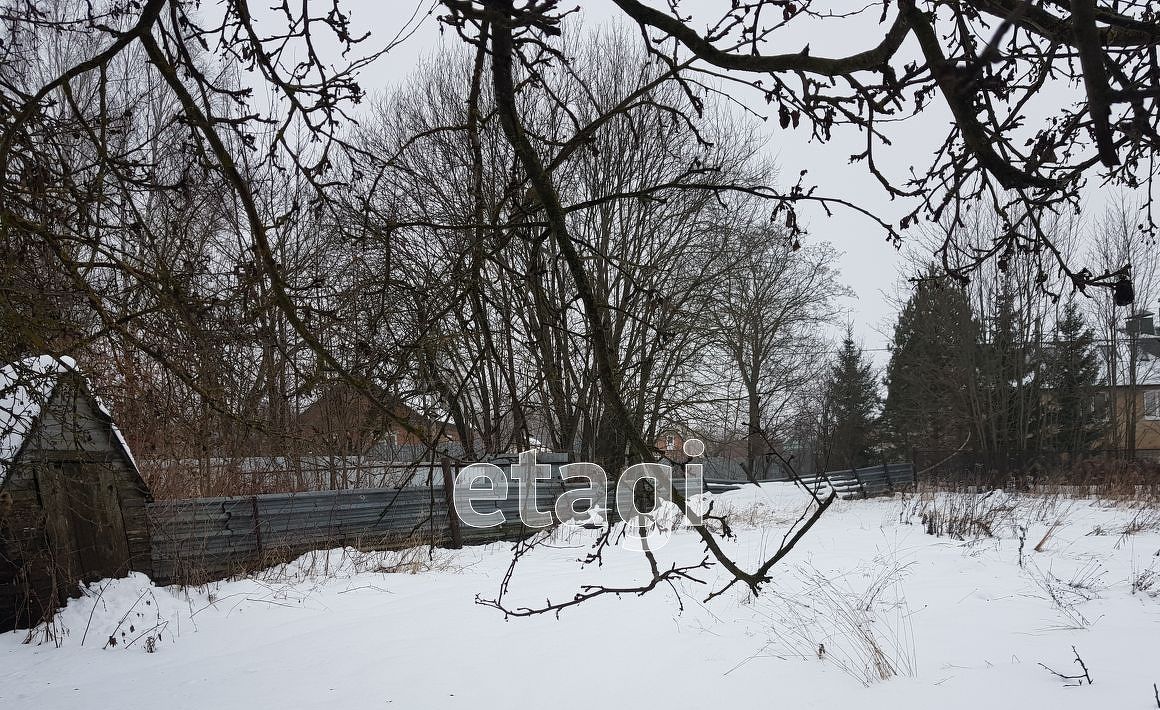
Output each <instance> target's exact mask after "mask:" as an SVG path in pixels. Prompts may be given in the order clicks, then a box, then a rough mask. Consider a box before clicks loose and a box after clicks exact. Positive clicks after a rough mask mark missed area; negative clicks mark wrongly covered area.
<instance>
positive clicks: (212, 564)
mask: <svg viewBox="0 0 1160 710" xmlns="http://www.w3.org/2000/svg"><path fill="white" fill-rule="evenodd" d="M559 464H560V462H553V463H552V467H553V476H552V480H551V482H549V483H545V484H541V485H540V486H539V487H538V488H537V501H536V503H537V508H538V509H539V510H550V509H551V508H552V506H553V505H554V504H555V501H556V498H557V497H558V496H559V495H560V494H561V493H562V492H563V491H564V486H563V484H562V482H561V481H560V479H559V475H558V467H559ZM509 465H510V464H509ZM502 467H503V466H501V468H502ZM905 468H906V473H908V475H909V478H908V479H907V480H910V481H913V476H914V469H913V467H910V466H909V465H907V466H906V467H905ZM879 470H880V471H881V473H880V477H879V478H875V477H874V470H873V469H859V470H858V471H857V472H853V473H855V474H857V475H856V476H855V477H854V478H853V479H852V480H851V481H847V480H846V479H845V478H842V476H843V475H845V474H850V473H852V472H841V473H831V474H828V475H829V479H828V481H829V484H830V485H833V486H834V487H835V488H836V489H838V490H839V493H840V494H842V495H843V497H851V496H850V495H849V493H850V492H852V491H853V490H854V489H855V488H857V489H858V490H859V491H861V492H862V493H863V494H866V495H874V494H877V493H879V492H882V491H881V490H880V489H881V487H882V486H886V485H889V486H893V485H897V484H900V483H901V481H902V479H903V478H905V476H903V471H902V470H901V468H899V467H895V466H890V467H886V468H885V469H883V467H879ZM450 473H451V472H449V474H450ZM892 481H893V482H892ZM895 482H896V483H895ZM674 485H677V486H680V487H682V488H683V486H684V482H683V479H675V480H674ZM737 485H738V484H737V482H735V481H733V482H725V481H715V480H711V479H707V480H706V481H705V490H706V491H709V492H721V491H724V490H730V489H732V488H735V487H737ZM518 493H519V490H518V487H517V484H516V482H515V481H514V480H512V481H511V484H510V486H509V495H508V497H507V499H505V500H502V501H496V502H495V503H494V505H495V506H496V508H498V509H499V510H502V511H503V513H504V516H505V518H506V522H505V523H504V524H503V525H501V526H498V527H493V528H471V527H467V526H462V525H459V524H458V521H457V520H452V518H451V515H450V514H449V512H450V510H451V503H450V501H449V500H448V495H447V491H446V490H445V488H444V486H443V484H442V481H438V482H437V483H436V484H435V485H431V486H423V487H418V486H415V487H407V488H368V489H359V490H340V491H312V492H302V493H270V494H263V495H253V496H237V497H228V498H198V499H192V500H176V501H159V502H155V503H152V504H150V506H149V511H148V512H149V517H150V526H151V539H152V545H153V571H154V576H155V578H156V581H158V582H159V583H162V584H172V583H185V584H198V583H203V582H208V581H212V580H215V579H222V578H224V577H229V576H232V575H235V574H240V573H244V572H247V571H252V570H256V569H261V568H263V567H267V566H270V565H272V564H277V563H279V562H285V561H288V560H291V559H293V558H295V557H297V556H299V555H302V554H305V553H307V552H310V551H311V550H318V549H330V548H334V547H344V546H351V547H356V548H360V549H399V548H403V547H411V546H415V545H427V544H430V545H448V544H455V543H459V544H482V543H486V542H496V541H499V540H511V539H517V538H518V537H519V536H521V535H524V534H526V533H527V532H528V530H527V528H525V527H524V526H523V525H522V523H521V522H520V519H519V497H518ZM609 504H610V505H611V504H612V501H611V500H610V501H609ZM490 505H492V504H490V503H489V504H488V506H489V508H488V509H491V508H490Z"/></svg>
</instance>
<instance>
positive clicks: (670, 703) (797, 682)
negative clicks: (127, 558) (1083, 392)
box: [0, 484, 1160, 710]
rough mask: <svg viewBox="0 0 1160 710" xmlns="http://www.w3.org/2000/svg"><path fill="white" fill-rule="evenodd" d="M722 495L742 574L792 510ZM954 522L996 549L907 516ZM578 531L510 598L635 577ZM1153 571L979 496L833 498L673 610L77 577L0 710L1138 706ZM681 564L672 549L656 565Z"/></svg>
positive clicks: (491, 552)
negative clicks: (513, 609) (733, 515)
mask: <svg viewBox="0 0 1160 710" xmlns="http://www.w3.org/2000/svg"><path fill="white" fill-rule="evenodd" d="M719 498H720V499H721V501H722V503H724V504H727V505H729V506H732V507H733V508H735V509H736V510H738V511H739V515H738V519H740V520H743V521H744V524H743V525H741V529H740V530H739V538H740V539H739V540H738V541H737V542H736V543H733V544H731V545H730V549H731V551H732V552H733V553H734V554H735V555H736V556H738V557H740V558H741V559H743V560H746V561H749V562H755V561H756V560H757V559H758V558H759V556H760V554H761V553H762V552H763V551H764V552H769V551H770V550H772V549H775V548H776V545H777V544H778V542H779V541H780V540H781V537H782V535H783V534H784V532H785V529H786V526H787V525H788V524H789V523H790V522H792V521H793V520H794V519H795V518H796V514H797V512H798V511H799V510H800V505H801V503H802V498H801V496H800V495H799V494H797V493H796V492H795V491H793V489H791V488H790V487H789V486H786V485H784V484H769V485H766V486H764V487H763V488H762V489H761V490H754V489H749V490H744V491H737V492H734V493H729V494H725V495H723V496H719ZM968 505H970V506H973V508H974V515H973V517H975V518H978V519H982V520H983V521H984V522H985V523H986V524H987V525H989V526H990V527H991V528H992V530H993V532H994V533H995V534H996V535H998V537H987V536H985V535H984V536H982V537H979V538H977V539H968V540H957V539H953V538H951V537H948V536H943V537H938V536H934V535H930V534H927V532H926V531H925V530H924V525H923V521H922V518H923V515H922V513H923V511H924V510H925V511H926V512H927V515H926V518H927V521H928V522H930V521H931V515H930V513H931V511H932V510H938V511H941V512H942V513H943V514H944V518H945V516H946V515H950V516H951V517H952V518H953V514H954V513H955V512H956V510H957V511H959V512H961V510H962V509H963V508H964V507H965V506H968ZM935 522H936V523H937V522H938V521H935ZM943 522H945V519H944V521H943ZM953 523H954V521H953V520H951V524H952V525H953ZM1021 528H1023V529H1025V530H1026V532H1025V533H1023V534H1022V535H1021V533H1020V529H1021ZM1049 530H1052V534H1051V535H1050V536H1048V537H1047V538H1046V540H1043V542H1042V544H1041V545H1040V544H1039V543H1040V541H1041V540H1042V539H1043V538H1044V536H1045V533H1047V532H1048V531H1049ZM968 532H969V531H968ZM974 532H975V533H981V532H982V530H975V531H974ZM591 535H592V533H590V532H582V533H577V534H574V535H572V536H571V537H570V538H565V537H561V538H560V539H558V540H557V541H556V542H555V544H554V545H553V546H552V547H551V548H548V549H541V550H538V551H537V552H536V553H534V554H533V555H532V556H531V557H529V558H527V559H525V560H523V561H522V562H521V564H520V566H519V567H518V569H517V573H516V577H515V579H514V581H513V583H512V592H511V594H512V600H513V601H523V602H525V603H527V604H533V605H534V604H539V603H542V602H543V600H544V599H545V598H546V597H551V598H553V599H557V600H560V599H564V598H566V597H567V596H569V595H570V594H571V593H572V592H573V591H574V590H575V588H576V585H577V584H578V583H579V582H580V581H581V580H583V581H604V582H610V583H620V582H624V581H627V580H630V579H633V578H634V577H636V578H638V577H639V575H641V574H642V573H643V572H644V571H645V570H644V569H643V567H642V560H641V559H640V557H639V555H638V554H637V553H633V552H629V551H613V552H611V553H609V555H608V556H607V559H606V562H605V565H604V566H603V567H602V568H600V569H595V570H590V571H588V572H586V573H584V574H583V575H581V574H579V573H578V572H577V564H576V562H575V560H576V558H577V557H578V556H579V555H580V554H582V553H583V552H584V551H585V550H586V549H587V545H588V544H589V543H590V542H591ZM1021 536H1022V537H1023V538H1024V543H1023V552H1022V556H1023V565H1022V566H1020V540H1019V538H1020V537H1021ZM968 537H973V535H968ZM1037 545H1038V546H1039V548H1040V549H1039V551H1036V550H1035V549H1034V548H1035V547H1036V546H1037ZM1158 553H1160V516H1158V515H1157V513H1156V512H1155V509H1139V508H1133V507H1130V506H1125V505H1120V506H1111V505H1108V504H1104V503H1099V502H1096V501H1089V500H1074V499H1065V498H1052V499H1049V498H1044V497H1032V496H1026V497H1022V498H1010V497H1007V496H1005V495H1004V494H993V495H991V496H990V497H988V498H987V499H985V500H982V501H979V500H975V499H967V498H943V499H941V500H937V501H934V502H932V501H930V500H918V499H913V498H912V499H907V500H903V499H900V498H894V499H878V500H871V501H854V502H838V503H836V504H835V507H834V509H833V510H832V511H831V512H829V513H828V514H827V516H826V517H825V518H824V519H823V520H822V522H821V523H819V525H818V527H817V528H815V529H814V530H813V531H812V532H811V533H810V534H809V535H808V536H807V537H806V538H805V540H804V541H803V543H802V544H801V545H800V546H799V547H798V549H797V550H795V552H794V553H793V554H792V555H791V556H790V557H789V558H788V560H787V562H785V563H783V564H782V565H781V566H779V567H777V568H775V572H776V581H775V583H774V584H773V585H771V587H770V588H769V589H768V590H767V591H766V592H765V593H764V594H763V595H762V596H761V597H759V598H757V599H751V598H749V597H747V596H746V595H745V594H744V593H742V592H740V591H736V592H734V591H731V592H729V593H727V594H725V595H724V596H722V597H719V598H717V599H715V600H714V601H712V602H710V603H709V604H707V605H706V604H702V603H701V600H702V599H703V598H704V596H705V594H706V593H707V590H708V589H709V588H715V586H716V585H719V584H720V582H721V581H722V579H723V577H722V576H721V573H720V572H718V571H717V570H712V571H710V572H708V573H706V574H705V575H704V577H705V580H706V582H707V585H706V586H701V585H695V584H691V583H690V584H687V585H685V586H684V587H682V588H681V589H680V596H678V595H677V594H674V593H673V592H672V591H671V590H669V589H658V590H656V591H654V592H652V593H650V594H649V595H647V596H645V597H643V598H639V597H635V596H634V597H624V598H615V597H608V598H599V599H595V600H593V601H590V602H588V603H585V604H583V605H581V606H579V607H576V608H573V609H569V610H566V611H565V612H564V613H563V614H562V615H561V617H560V618H559V619H557V618H554V617H551V616H540V617H533V618H526V619H510V620H506V621H505V620H504V618H503V616H502V615H501V614H500V613H498V612H496V611H494V610H492V609H489V608H486V607H483V606H480V605H478V604H476V603H475V598H476V595H477V594H480V595H482V596H483V597H491V596H494V594H495V591H496V589H497V587H498V585H499V583H500V581H501V579H502V577H503V575H504V572H505V570H506V568H507V565H508V562H509V557H510V555H509V550H508V546H506V545H491V546H488V547H483V548H472V549H467V550H462V551H457V552H448V551H436V553H435V559H434V560H430V561H428V560H427V559H426V558H425V557H424V556H423V555H417V554H415V553H389V554H383V555H363V554H360V553H356V552H353V551H342V550H335V551H331V552H329V553H316V554H314V555H308V556H306V557H304V558H302V559H301V560H299V561H298V562H296V563H295V564H292V565H288V566H285V567H283V568H280V569H275V570H270V571H268V572H267V573H264V574H262V575H259V576H258V577H256V578H252V579H243V580H239V581H231V582H224V583H220V584H216V585H212V586H211V587H207V588H199V589H188V590H184V589H177V588H155V587H153V586H152V585H151V584H150V582H149V580H148V579H145V578H143V577H141V576H139V575H138V576H134V577H131V578H129V579H124V580H115V581H105V582H103V583H100V584H96V585H93V588H92V589H91V590H90V594H89V595H88V596H86V597H84V598H81V599H77V600H75V601H73V602H72V603H71V604H70V605H69V607H68V608H67V609H66V610H64V611H63V612H62V613H61V614H60V615H58V618H57V619H56V620H55V622H54V623H53V624H52V625H50V626H47V627H42V628H40V629H38V630H36V632H35V633H34V637H35V638H34V642H33V643H23V642H24V641H25V640H26V639H27V638H28V635H29V634H28V632H27V631H25V632H14V633H9V634H4V635H0V708H11V709H16V708H37V709H38V710H48V709H50V708H86V709H92V708H118V709H119V710H132V709H134V708H150V709H151V710H156V709H157V708H165V709H169V708H266V707H276V708H324V707H325V708H332V707H340V708H383V707H399V708H523V707H545V708H553V709H555V708H591V707H596V706H605V707H665V708H697V707H789V708H810V707H819V708H820V707H849V708H859V709H873V708H892V709H894V708H927V707H938V708H972V709H973V710H978V709H979V708H985V709H986V710H995V709H997V708H1039V707H1060V708H1085V709H1090V708H1104V707H1108V708H1111V707H1115V708H1142V709H1143V708H1155V707H1157V701H1156V699H1155V698H1154V697H1153V685H1152V684H1153V683H1155V682H1160V557H1157V554H1158ZM700 555H701V552H700V546H699V545H698V544H697V542H696V539H695V537H694V536H693V535H692V534H691V533H687V532H683V533H679V534H677V535H676V536H675V538H674V539H673V541H672V542H671V543H670V544H669V545H668V546H667V547H666V548H664V550H663V551H662V557H663V558H665V559H669V560H682V561H686V562H688V561H696V560H699V559H700ZM381 566H385V567H387V568H390V569H394V570H397V571H389V572H384V571H380V570H379V569H378V568H379V567H381ZM413 569H422V571H420V572H419V573H417V574H412V573H410V570H413ZM46 639H47V640H46ZM110 639H112V640H114V641H115V645H114V644H113V643H112V642H111V641H110ZM36 641H40V643H36ZM1073 646H1074V647H1075V649H1076V651H1078V653H1079V655H1080V657H1081V658H1082V659H1083V661H1084V663H1085V664H1086V666H1087V669H1088V672H1089V674H1090V678H1091V680H1092V683H1091V684H1090V685H1089V684H1087V683H1086V681H1084V682H1083V684H1082V685H1076V681H1067V680H1064V679H1062V678H1060V677H1058V676H1056V675H1053V674H1052V673H1051V672H1050V671H1049V670H1047V669H1045V668H1044V667H1042V666H1040V665H1039V664H1040V663H1042V664H1044V665H1046V666H1048V667H1050V668H1052V669H1054V670H1056V671H1058V672H1059V673H1062V674H1064V675H1077V674H1082V673H1083V671H1082V669H1081V668H1080V667H1079V665H1078V664H1077V663H1075V662H1074V658H1075V654H1074V653H1073V650H1072V647H1073ZM822 647H824V648H822ZM150 651H152V652H150Z"/></svg>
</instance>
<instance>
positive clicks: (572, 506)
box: [453, 439, 708, 550]
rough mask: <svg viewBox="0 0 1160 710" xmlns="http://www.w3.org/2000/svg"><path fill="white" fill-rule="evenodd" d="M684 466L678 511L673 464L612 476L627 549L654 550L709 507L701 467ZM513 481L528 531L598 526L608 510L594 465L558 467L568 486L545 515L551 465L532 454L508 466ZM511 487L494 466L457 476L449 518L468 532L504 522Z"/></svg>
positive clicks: (691, 446) (603, 479)
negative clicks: (542, 502) (647, 495)
mask: <svg viewBox="0 0 1160 710" xmlns="http://www.w3.org/2000/svg"><path fill="white" fill-rule="evenodd" d="M682 448H683V450H684V452H685V455H686V456H689V457H690V458H696V457H698V456H701V455H702V454H704V453H705V444H704V443H703V442H701V441H700V440H699V439H689V440H688V441H686V442H685V443H684V446H683V447H682ZM684 469H685V475H684V478H683V479H678V486H679V487H680V489H681V493H682V495H683V497H684V501H685V509H684V510H683V511H682V510H681V509H680V508H678V507H677V506H676V504H675V503H674V502H673V485H674V481H673V469H672V467H671V466H668V465H666V464H659V463H638V464H635V465H633V466H629V467H628V468H627V469H625V471H624V473H623V474H621V476H620V478H618V479H617V481H616V513H617V515H619V516H620V519H621V520H623V521H624V522H625V523H627V525H626V526H625V532H624V543H623V544H624V546H625V547H628V548H630V549H637V550H643V549H645V544H646V543H647V546H648V549H650V550H656V549H658V547H659V546H660V545H663V544H664V543H665V542H667V541H668V538H669V537H670V536H671V535H672V532H673V530H675V529H677V528H678V527H680V526H681V525H682V524H691V525H700V524H701V516H702V515H703V514H704V513H705V509H706V508H707V507H708V504H707V502H706V501H705V498H704V496H703V493H704V483H703V474H702V466H701V464H699V463H687V464H685V467H684ZM511 478H514V479H515V480H516V490H517V493H516V496H517V501H518V503H517V505H518V511H519V519H520V522H522V523H523V524H524V525H526V526H527V527H529V528H532V529H540V528H546V527H550V526H552V525H554V524H555V522H556V521H557V520H558V521H560V523H561V524H564V525H583V524H592V523H598V524H599V523H602V522H603V517H602V513H604V512H605V511H607V510H608V475H607V474H606V473H605V471H604V469H603V468H601V467H600V466H598V465H597V464H594V463H583V462H581V463H569V464H564V465H563V466H560V480H561V481H568V484H569V485H568V487H567V488H566V489H565V490H564V492H563V493H561V494H560V495H559V496H557V497H556V500H555V504H554V505H553V506H552V509H549V510H541V509H540V507H539V506H540V496H539V491H541V490H545V492H546V491H547V490H548V485H549V484H550V483H551V482H552V467H551V466H549V465H548V464H542V463H536V452H535V451H524V452H523V453H521V454H520V457H519V463H518V464H516V465H513V466H512V467H511ZM645 481H648V482H649V483H651V484H652V485H651V488H652V505H651V507H650V509H649V510H648V511H647V512H646V511H643V510H641V508H640V505H639V503H640V502H641V497H638V487H642V489H643V490H641V491H639V492H644V491H647V488H643V487H644V485H645V483H644V482H645ZM577 483H579V485H577ZM557 485H558V483H557ZM553 487H555V486H553ZM510 488H511V484H510V481H509V480H508V474H507V473H505V472H504V470H503V469H502V468H500V467H499V466H496V465H495V464H491V463H474V464H471V465H469V466H466V467H464V468H463V469H462V470H460V472H459V475H458V476H456V479H455V491H454V497H453V500H454V502H455V514H456V515H457V516H458V517H459V520H460V521H461V522H462V523H463V524H464V525H467V526H469V527H473V528H494V527H498V526H500V525H503V524H504V523H506V522H507V521H508V517H507V514H506V513H505V512H504V510H503V508H504V506H503V505H502V503H503V502H505V501H510V500H511V494H510ZM642 497H643V496H642ZM645 502H646V503H647V498H645ZM509 509H510V506H509ZM642 531H643V534H642Z"/></svg>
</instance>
